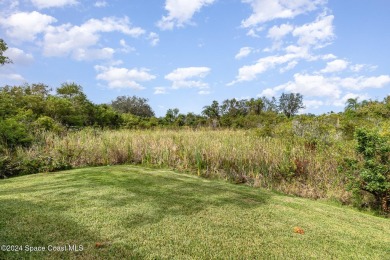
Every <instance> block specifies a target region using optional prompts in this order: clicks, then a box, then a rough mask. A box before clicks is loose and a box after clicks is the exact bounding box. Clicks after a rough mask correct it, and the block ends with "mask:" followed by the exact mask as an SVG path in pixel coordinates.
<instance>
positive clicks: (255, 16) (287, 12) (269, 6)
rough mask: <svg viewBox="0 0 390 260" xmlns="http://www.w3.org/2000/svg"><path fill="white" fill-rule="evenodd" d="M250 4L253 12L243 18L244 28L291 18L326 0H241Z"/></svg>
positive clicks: (312, 8)
mask: <svg viewBox="0 0 390 260" xmlns="http://www.w3.org/2000/svg"><path fill="white" fill-rule="evenodd" d="M241 1H242V2H243V3H247V4H250V6H251V7H252V11H253V13H252V14H251V16H250V17H248V18H247V19H245V20H243V21H242V23H241V26H242V27H244V28H248V27H253V26H258V25H259V24H262V23H265V22H268V21H272V20H275V19H291V18H294V17H295V16H297V15H299V14H303V13H307V12H310V11H314V10H316V9H317V8H318V7H319V6H321V5H323V4H325V3H326V2H327V0H288V1H287V0H241Z"/></svg>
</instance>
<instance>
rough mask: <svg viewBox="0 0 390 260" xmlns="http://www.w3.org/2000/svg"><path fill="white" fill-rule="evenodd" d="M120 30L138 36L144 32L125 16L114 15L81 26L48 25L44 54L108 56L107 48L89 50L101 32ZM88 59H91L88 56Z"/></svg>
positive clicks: (77, 56) (96, 41) (97, 57)
mask: <svg viewBox="0 0 390 260" xmlns="http://www.w3.org/2000/svg"><path fill="white" fill-rule="evenodd" d="M115 31H117V32H121V33H123V34H125V35H129V36H132V37H138V36H140V35H142V34H144V33H145V31H144V30H143V29H142V28H139V27H131V25H130V22H129V20H128V19H127V18H123V19H118V18H114V17H108V18H103V19H101V20H98V19H90V20H88V21H87V22H85V23H84V24H82V25H81V26H72V25H70V24H64V25H61V26H57V27H53V26H50V27H49V28H48V29H47V32H46V33H45V36H44V42H43V48H44V49H43V52H44V54H45V55H46V56H66V55H71V56H72V57H73V58H76V59H77V58H78V59H79V60H81V59H80V58H81V57H82V56H80V55H79V53H84V52H85V53H88V52H89V53H91V54H93V53H94V52H95V53H96V54H97V56H96V59H99V58H100V59H101V58H104V57H106V58H110V56H109V55H107V54H109V52H111V51H109V49H110V48H103V49H101V50H100V51H96V50H95V51H89V49H90V48H92V47H93V46H95V45H96V44H97V43H98V42H99V40H100V34H101V33H108V32H115ZM88 59H93V57H92V56H88Z"/></svg>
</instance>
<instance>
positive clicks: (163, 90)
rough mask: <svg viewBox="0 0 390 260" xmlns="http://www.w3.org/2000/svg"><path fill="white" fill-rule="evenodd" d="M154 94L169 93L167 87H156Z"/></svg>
mask: <svg viewBox="0 0 390 260" xmlns="http://www.w3.org/2000/svg"><path fill="white" fill-rule="evenodd" d="M153 94H155V95H162V94H167V89H166V88H165V87H155V88H154V93H153Z"/></svg>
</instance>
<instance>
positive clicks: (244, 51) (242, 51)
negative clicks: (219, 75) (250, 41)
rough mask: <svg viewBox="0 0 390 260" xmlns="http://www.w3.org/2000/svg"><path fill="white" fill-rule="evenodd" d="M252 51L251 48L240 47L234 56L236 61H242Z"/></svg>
mask: <svg viewBox="0 0 390 260" xmlns="http://www.w3.org/2000/svg"><path fill="white" fill-rule="evenodd" d="M252 50H253V48H251V47H242V48H241V49H240V50H239V51H238V53H237V54H236V56H235V58H236V59H237V60H239V59H242V58H244V57H246V56H248V55H249V54H251V52H252Z"/></svg>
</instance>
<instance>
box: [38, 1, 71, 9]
mask: <svg viewBox="0 0 390 260" xmlns="http://www.w3.org/2000/svg"><path fill="white" fill-rule="evenodd" d="M31 2H32V4H33V5H34V6H36V7H38V8H39V9H44V8H51V7H64V6H67V5H76V4H78V1H77V0H31Z"/></svg>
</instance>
